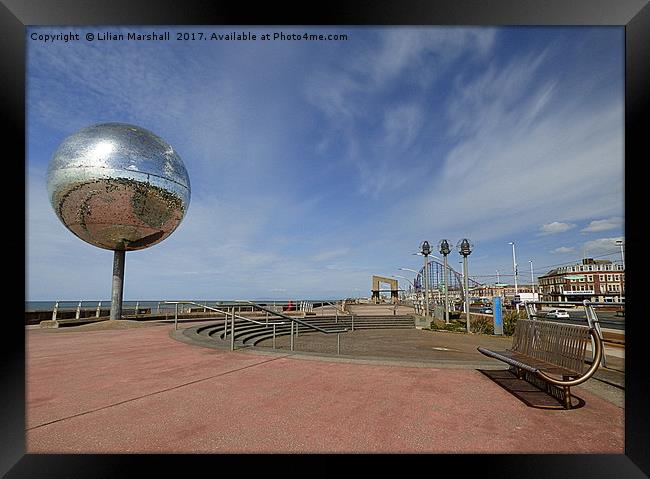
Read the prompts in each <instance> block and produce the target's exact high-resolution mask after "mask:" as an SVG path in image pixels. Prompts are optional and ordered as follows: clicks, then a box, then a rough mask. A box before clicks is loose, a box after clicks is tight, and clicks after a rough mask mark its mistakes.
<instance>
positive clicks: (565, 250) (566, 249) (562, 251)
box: [551, 246, 576, 254]
mask: <svg viewBox="0 0 650 479" xmlns="http://www.w3.org/2000/svg"><path fill="white" fill-rule="evenodd" d="M575 251H576V249H575V248H573V247H569V246H560V247H559V248H555V249H554V250H553V251H551V253H553V254H567V253H575Z"/></svg>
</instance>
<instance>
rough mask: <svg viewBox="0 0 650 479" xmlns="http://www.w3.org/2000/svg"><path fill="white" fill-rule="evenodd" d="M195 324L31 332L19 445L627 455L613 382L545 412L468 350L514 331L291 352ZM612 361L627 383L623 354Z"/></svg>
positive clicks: (347, 338)
mask: <svg viewBox="0 0 650 479" xmlns="http://www.w3.org/2000/svg"><path fill="white" fill-rule="evenodd" d="M196 324H197V323H195V322H193V323H189V322H188V323H180V324H179V331H176V332H174V327H173V324H169V323H167V324H165V323H138V324H134V323H133V322H125V323H123V326H124V327H123V329H112V328H109V327H108V326H107V325H100V324H97V325H87V326H79V327H74V328H72V327H71V328H61V329H50V330H48V329H38V328H28V329H27V330H26V365H25V366H26V416H27V417H26V429H27V431H26V452H27V453H257V452H272V453H276V452H279V453H284V452H286V453H330V452H331V453H348V452H353V453H362V452H367V453H407V452H414V453H597V454H601V453H606V454H622V453H623V452H624V410H623V394H624V392H623V391H622V390H621V388H620V387H616V385H615V384H614V383H615V382H616V380H615V379H611V378H610V380H609V381H604V382H603V381H600V380H597V379H595V378H592V379H590V380H589V381H587V383H585V384H584V385H581V386H578V387H575V388H573V389H572V392H573V394H574V395H575V396H576V397H577V398H578V400H579V401H581V403H580V405H579V406H578V407H577V408H575V409H572V410H568V411H567V410H562V409H551V408H549V407H546V406H549V405H550V404H551V403H546V402H545V401H547V399H545V398H544V395H543V394H542V393H536V392H535V391H532V390H512V387H511V389H510V390H509V389H508V381H503V380H501V382H500V377H503V375H501V376H500V374H501V373H500V371H502V370H504V369H505V365H504V364H502V363H500V362H498V361H496V360H493V359H490V358H487V357H485V356H482V355H481V354H480V353H478V352H476V351H475V349H476V345H478V344H482V345H487V346H494V345H495V344H497V343H500V344H503V346H504V347H505V346H507V345H509V343H510V338H498V337H492V336H484V335H465V334H458V333H450V332H438V331H426V330H402V331H383V332H382V331H355V332H354V333H348V334H349V335H344V336H343V337H342V339H341V352H342V354H341V356H339V357H336V356H333V355H328V354H326V353H321V352H318V351H317V350H316V351H314V350H312V351H310V352H305V351H304V350H307V349H309V343H310V342H314V341H316V340H315V339H314V338H315V336H314V335H309V334H305V335H300V336H299V337H298V338H297V342H296V346H297V348H298V351H295V352H293V353H292V352H291V351H289V350H288V349H287V348H286V347H285V345H283V343H282V342H281V341H284V340H286V339H287V338H279V340H278V346H279V348H281V349H279V350H278V351H275V352H274V351H271V350H270V349H259V350H250V349H242V350H236V351H230V350H228V349H220V348H206V347H201V346H197V345H193V344H187V343H186V342H183V341H180V340H178V339H180V336H181V334H180V333H181V332H182V331H181V330H182V328H185V327H189V326H195V325H196ZM131 325H134V326H137V327H132V328H131V327H128V326H131ZM103 328H105V329H103ZM361 344H365V346H364V347H361V346H360V345H361ZM380 344H383V346H381V347H380V349H375V352H374V353H373V351H372V350H373V348H375V346H373V345H380ZM389 345H391V346H389ZM300 348H303V349H304V350H303V351H302V352H301V351H300ZM355 348H356V349H355ZM381 348H383V349H381ZM391 348H392V349H391ZM361 349H365V351H366V353H365V354H362V351H361ZM388 350H392V351H393V352H392V353H390V354H389V352H388ZM398 351H402V355H401V357H400V354H399V353H398ZM416 351H419V352H418V353H416ZM418 354H419V355H418ZM388 355H392V357H391V358H387V356H388ZM380 356H382V357H380ZM610 363H611V365H610V367H611V368H612V372H613V373H616V372H617V371H616V368H618V373H620V377H622V374H623V373H622V364H623V361H622V359H617V358H616V357H614V356H612V357H611V358H610ZM601 369H602V368H601ZM604 372H605V373H607V371H604ZM605 375H606V374H605ZM601 377H602V376H601ZM522 398H523V400H522ZM525 401H528V402H529V403H530V404H527V403H526V402H525ZM531 404H532V405H531Z"/></svg>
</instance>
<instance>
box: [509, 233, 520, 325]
mask: <svg viewBox="0 0 650 479" xmlns="http://www.w3.org/2000/svg"><path fill="white" fill-rule="evenodd" d="M508 244H511V245H512V271H513V273H514V276H515V300H516V299H517V295H519V290H518V289H517V259H516V256H515V242H514V241H510V242H509V243H508ZM516 308H517V312H519V303H518V302H517V303H516Z"/></svg>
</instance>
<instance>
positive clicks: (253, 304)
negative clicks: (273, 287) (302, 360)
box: [235, 300, 347, 334]
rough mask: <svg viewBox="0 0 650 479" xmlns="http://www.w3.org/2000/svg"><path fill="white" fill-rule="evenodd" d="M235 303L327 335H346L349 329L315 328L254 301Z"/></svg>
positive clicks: (238, 301)
mask: <svg viewBox="0 0 650 479" xmlns="http://www.w3.org/2000/svg"><path fill="white" fill-rule="evenodd" d="M235 302H236V303H247V304H250V305H252V306H254V307H256V308H258V309H261V310H262V311H266V312H267V313H271V314H275V315H277V316H280V317H281V318H285V319H288V320H289V321H293V322H295V323H300V324H302V325H303V326H306V327H308V328H311V329H315V330H317V331H320V332H321V333H325V334H331V333H345V332H346V331H347V328H344V329H329V330H328V329H323V328H319V327H318V326H315V325H313V324H309V323H306V322H304V321H301V320H299V319H298V318H292V317H291V316H288V315H286V314H284V313H280V312H278V311H273V310H272V309H268V308H266V307H264V306H261V305H259V304H257V303H253V302H252V301H248V300H237V301H235Z"/></svg>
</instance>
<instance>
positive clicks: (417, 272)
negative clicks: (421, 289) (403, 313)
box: [398, 268, 422, 294]
mask: <svg viewBox="0 0 650 479" xmlns="http://www.w3.org/2000/svg"><path fill="white" fill-rule="evenodd" d="M398 269H399V270H401V271H410V272H412V273H415V278H417V277H418V276H421V275H422V273H420V272H419V271H415V270H414V269H410V268H398ZM415 278H413V281H415ZM413 289H414V290H416V291H417V289H416V287H415V283H413ZM416 294H417V292H416Z"/></svg>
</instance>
